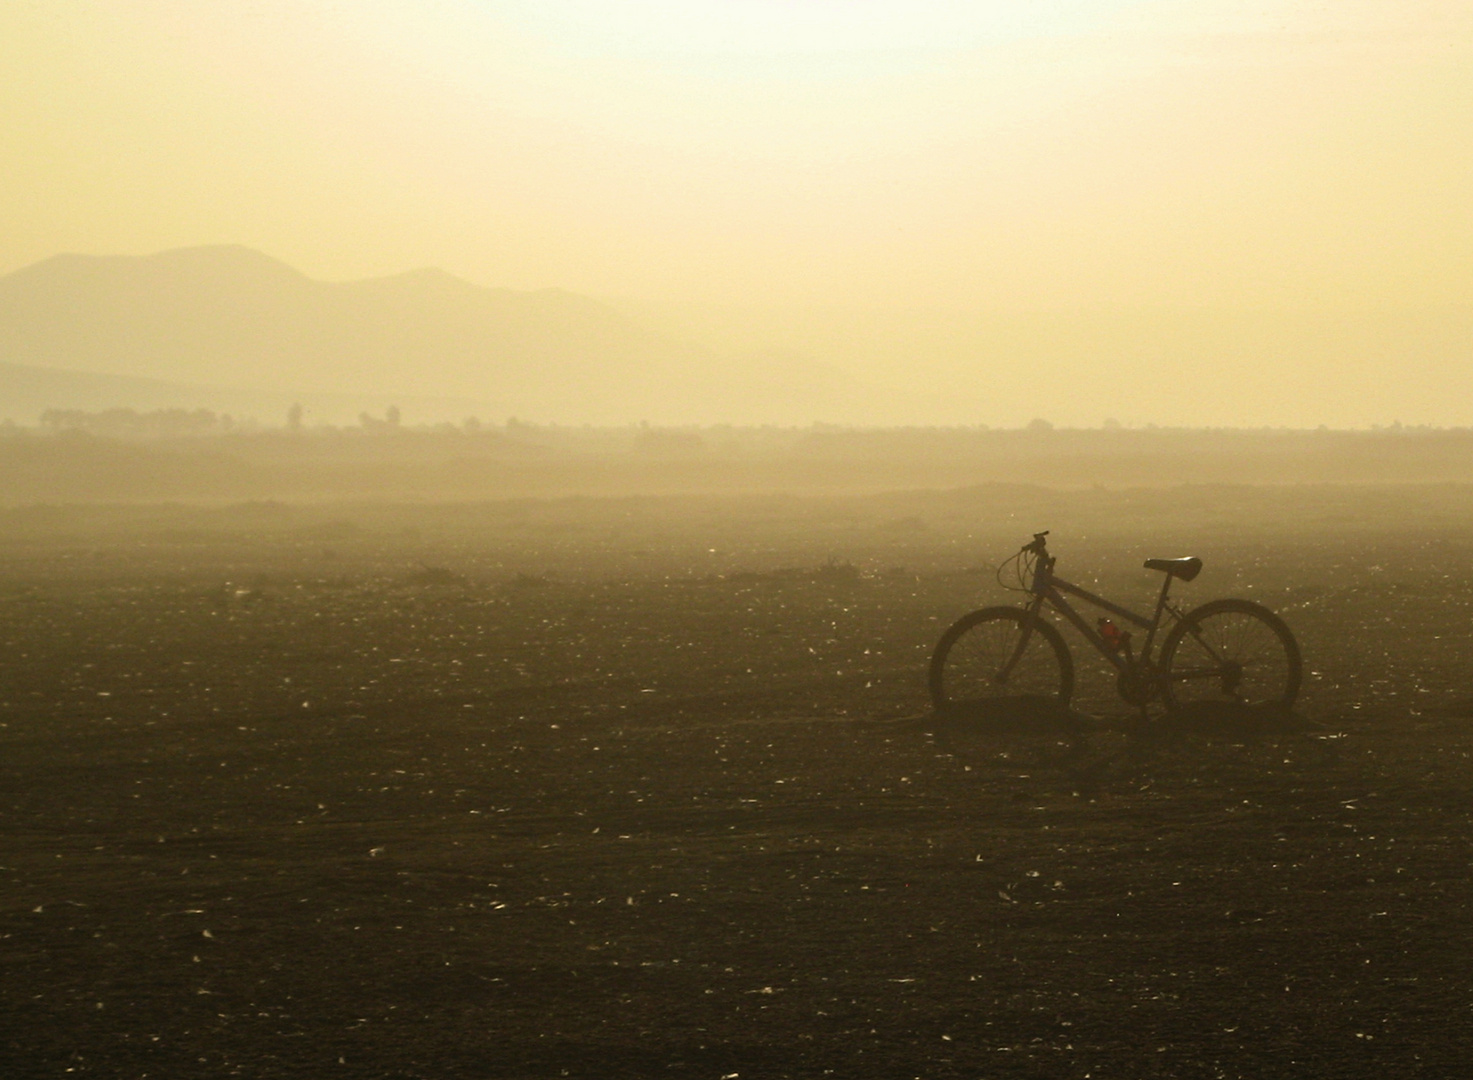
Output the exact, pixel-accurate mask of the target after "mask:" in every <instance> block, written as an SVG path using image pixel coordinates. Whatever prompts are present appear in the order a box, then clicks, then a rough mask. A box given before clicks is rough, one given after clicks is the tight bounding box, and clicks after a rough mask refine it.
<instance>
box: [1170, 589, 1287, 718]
mask: <svg viewBox="0 0 1473 1080" xmlns="http://www.w3.org/2000/svg"><path fill="white" fill-rule="evenodd" d="M1303 677H1304V662H1303V660H1301V658H1300V655H1299V643H1298V642H1296V641H1295V640H1294V635H1293V634H1292V633H1290V631H1289V627H1288V626H1286V625H1285V624H1284V620H1283V619H1281V618H1279V617H1278V616H1277V615H1275V614H1274V613H1273V612H1272V611H1270V610H1269V609H1268V608H1266V607H1264V606H1263V605H1261V604H1255V603H1253V602H1252V601H1251V600H1213V601H1212V602H1211V603H1207V604H1203V605H1202V606H1201V607H1199V608H1197V609H1196V610H1195V611H1192V612H1189V613H1188V614H1187V615H1186V616H1185V617H1183V618H1182V619H1181V621H1179V622H1178V623H1177V624H1176V625H1175V626H1173V627H1172V628H1171V632H1170V633H1169V634H1167V635H1166V640H1165V642H1164V643H1162V646H1161V692H1162V696H1163V697H1164V698H1165V701H1166V705H1167V707H1168V708H1170V709H1181V708H1182V707H1184V706H1187V707H1191V706H1196V705H1208V706H1210V705H1217V704H1221V705H1242V706H1250V707H1256V708H1260V709H1265V708H1271V709H1288V708H1290V707H1292V706H1293V704H1294V700H1295V698H1297V697H1298V696H1299V684H1300V682H1301V680H1302V679H1303Z"/></svg>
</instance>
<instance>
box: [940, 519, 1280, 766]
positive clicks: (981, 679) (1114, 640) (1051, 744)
mask: <svg viewBox="0 0 1473 1080" xmlns="http://www.w3.org/2000/svg"><path fill="white" fill-rule="evenodd" d="M1047 536H1048V533H1047V532H1041V533H1035V534H1034V537H1033V540H1032V542H1031V543H1028V544H1025V545H1023V548H1022V549H1021V550H1020V551H1019V552H1018V553H1017V554H1016V555H1014V556H1013V557H1012V558H1011V559H1009V560H1008V561H1007V562H1005V563H1004V564H1003V565H1002V566H1000V567H999V568H998V581H999V583H1003V584H1005V583H1004V582H1003V574H1004V572H1005V571H1006V569H1007V568H1008V567H1009V566H1011V567H1013V569H1014V571H1015V573H1016V576H1017V582H1018V584H1017V586H1015V588H1017V589H1018V591H1023V592H1026V593H1027V594H1028V599H1027V601H1026V602H1024V603H1023V604H1022V605H1021V606H1017V607H1006V606H1004V607H987V608H982V609H981V610H980V611H974V612H972V613H971V614H969V615H964V616H963V617H962V618H960V619H958V620H957V621H956V622H955V623H954V624H953V625H952V626H951V627H950V629H948V630H947V631H946V633H944V634H943V635H942V636H941V640H940V642H939V643H938V644H937V645H936V650H935V652H934V654H933V655H932V657H931V666H930V671H929V684H930V691H931V701H932V704H933V705H934V706H935V710H936V714H937V716H938V718H940V719H943V720H949V721H951V722H952V723H953V724H954V725H961V726H963V727H965V729H966V730H967V732H968V734H969V735H970V737H971V738H972V739H973V741H974V742H975V743H976V744H978V745H977V746H976V747H975V748H974V751H973V752H974V754H975V753H976V752H979V751H980V752H981V753H982V754H983V755H984V756H991V757H993V758H995V759H996V760H997V761H999V762H1006V763H1009V764H1020V763H1024V764H1025V763H1029V762H1032V763H1050V762H1056V761H1059V760H1063V759H1067V758H1068V757H1069V756H1071V755H1072V754H1074V753H1076V752H1077V751H1078V748H1079V745H1080V743H1081V741H1082V740H1083V738H1084V736H1085V734H1086V725H1085V723H1084V721H1083V718H1081V717H1080V716H1079V715H1078V714H1077V713H1074V712H1073V711H1071V710H1070V708H1069V704H1070V700H1071V698H1072V697H1073V694H1074V660H1073V657H1072V656H1071V655H1070V653H1069V647H1068V645H1067V644H1066V643H1065V641H1064V638H1063V636H1062V635H1061V634H1060V633H1059V631H1058V629H1057V628H1055V627H1054V625H1053V624H1052V623H1050V622H1047V621H1045V620H1044V619H1043V618H1042V615H1041V612H1042V610H1043V608H1044V605H1045V604H1047V605H1048V606H1050V607H1052V608H1053V609H1054V610H1056V611H1057V612H1058V613H1059V614H1061V615H1062V616H1063V617H1064V618H1065V619H1066V620H1067V621H1068V622H1069V623H1071V624H1072V625H1073V626H1074V627H1075V629H1077V630H1078V631H1079V632H1080V634H1082V635H1083V636H1084V639H1085V640H1086V641H1087V642H1089V643H1090V644H1091V645H1092V646H1094V648H1095V650H1096V651H1097V652H1098V653H1099V654H1100V655H1101V656H1102V657H1104V658H1105V660H1106V661H1107V662H1108V663H1109V664H1110V665H1111V666H1112V667H1113V668H1114V669H1115V671H1116V680H1115V687H1116V691H1117V692H1118V693H1119V695H1120V697H1121V698H1122V699H1123V700H1124V701H1126V702H1128V703H1129V704H1131V705H1133V706H1135V707H1136V708H1137V709H1138V710H1139V714H1140V725H1141V727H1144V726H1146V725H1149V723H1150V721H1149V716H1148V711H1147V710H1148V709H1149V707H1150V706H1151V705H1152V704H1154V703H1158V702H1159V703H1160V704H1161V705H1162V706H1164V708H1165V710H1166V712H1167V714H1168V715H1172V716H1175V717H1178V718H1181V719H1183V720H1184V721H1186V722H1188V723H1190V722H1191V721H1192V720H1194V719H1195V720H1199V721H1202V720H1207V719H1214V718H1221V717H1223V716H1235V717H1238V718H1240V719H1246V718H1251V717H1263V716H1266V715H1273V714H1278V715H1284V714H1287V713H1288V711H1289V709H1291V708H1292V706H1293V704H1294V700H1295V698H1296V697H1297V696H1298V694H1299V686H1300V682H1301V680H1302V677H1303V667H1304V665H1303V661H1302V660H1301V658H1300V653H1299V645H1298V643H1297V642H1296V641H1295V640H1294V635H1293V634H1292V633H1291V632H1290V631H1289V628H1288V626H1286V625H1285V624H1284V621H1283V620H1282V619H1280V618H1279V617H1278V616H1277V615H1275V614H1274V613H1273V612H1272V611H1270V610H1269V609H1268V608H1266V607H1264V606H1263V605H1262V604H1256V603H1254V602H1253V601H1251V600H1213V601H1210V602H1209V603H1206V604H1203V605H1202V606H1200V607H1197V608H1194V609H1193V610H1191V611H1189V612H1186V613H1183V612H1182V611H1181V610H1180V609H1179V608H1178V607H1177V606H1176V605H1175V604H1173V603H1172V602H1171V598H1170V592H1171V583H1172V582H1173V581H1174V580H1180V581H1183V582H1187V581H1191V580H1192V579H1193V578H1195V577H1196V576H1197V575H1198V574H1199V573H1200V572H1201V570H1202V560H1201V559H1198V558H1186V559H1147V560H1146V563H1145V566H1146V569H1148V570H1157V571H1160V572H1161V573H1163V574H1165V575H1166V576H1165V578H1164V579H1163V580H1162V583H1161V593H1160V596H1159V597H1158V598H1157V601H1156V610H1155V612H1154V614H1153V615H1151V617H1149V618H1147V617H1145V616H1143V615H1139V614H1137V613H1136V612H1133V611H1131V610H1129V609H1128V608H1125V607H1122V606H1121V605H1119V604H1115V603H1112V602H1111V601H1109V600H1106V599H1105V598H1104V597H1101V596H1096V595H1095V594H1094V593H1092V592H1089V591H1088V590H1086V589H1082V588H1080V587H1079V586H1078V585H1075V584H1073V583H1071V582H1068V581H1065V580H1064V579H1063V578H1061V577H1059V576H1058V575H1057V574H1056V573H1054V565H1055V562H1056V560H1055V558H1054V557H1053V556H1051V555H1050V554H1049V553H1048V544H1047V540H1046V538H1047ZM1005 587H1006V586H1005ZM1066 594H1067V595H1068V596H1074V597H1077V598H1078V599H1080V600H1083V601H1085V602H1086V603H1088V604H1091V605H1093V606H1094V607H1097V608H1099V609H1101V610H1102V611H1105V612H1108V613H1109V614H1108V615H1106V616H1103V617H1101V618H1099V619H1098V620H1097V622H1096V624H1095V625H1094V626H1091V625H1090V624H1089V623H1088V621H1086V619H1085V618H1084V616H1082V615H1080V614H1079V612H1078V611H1076V610H1075V608H1074V606H1073V605H1072V604H1071V603H1070V602H1069V600H1068V599H1067V598H1066ZM1111 616H1113V618H1112V617H1111ZM1115 619H1120V620H1121V621H1123V622H1124V623H1126V624H1128V625H1129V626H1131V627H1135V628H1137V629H1139V630H1141V631H1144V634H1145V637H1144V640H1142V641H1141V644H1140V648H1139V650H1137V649H1136V648H1135V647H1134V635H1133V634H1132V633H1131V631H1130V630H1123V629H1121V628H1120V627H1119V626H1117V625H1116V623H1115ZM1163 627H1164V628H1165V634H1164V636H1161V631H1162V629H1163ZM1158 636H1159V637H1161V643H1160V649H1159V652H1155V653H1154V655H1153V650H1154V649H1155V645H1156V641H1157V638H1158Z"/></svg>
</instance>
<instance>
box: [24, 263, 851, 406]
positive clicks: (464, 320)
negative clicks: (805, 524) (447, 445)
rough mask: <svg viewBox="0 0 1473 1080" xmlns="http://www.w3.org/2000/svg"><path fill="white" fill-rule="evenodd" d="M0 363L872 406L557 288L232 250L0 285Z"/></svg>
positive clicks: (459, 397) (277, 388)
mask: <svg viewBox="0 0 1473 1080" xmlns="http://www.w3.org/2000/svg"><path fill="white" fill-rule="evenodd" d="M0 363H8V364H12V365H19V366H22V367H28V368H43V369H51V370H60V371H71V372H74V373H86V372H91V373H95V374H97V375H99V376H110V377H124V378H141V379H149V380H156V381H158V382H163V383H173V384H192V385H194V386H197V387H202V386H213V387H218V388H230V389H234V390H237V391H246V392H249V393H251V394H269V395H271V396H272V397H276V396H280V395H287V396H290V395H292V394H297V395H318V396H322V395H329V396H330V395H348V396H355V397H362V396H363V395H370V396H376V397H384V396H389V397H396V396H397V397H404V398H410V397H415V398H422V399H440V400H446V401H464V402H466V403H472V402H475V403H479V404H480V406H481V408H482V409H484V410H489V411H491V412H492V414H493V415H494V414H495V413H496V412H498V411H499V412H501V413H502V414H504V415H522V416H531V417H537V418H542V419H548V420H555V421H558V422H592V423H627V422H634V421H638V420H652V421H656V422H664V423H689V422H695V423H713V422H782V423H808V422H812V421H814V420H850V419H854V418H856V417H858V416H859V415H860V414H862V413H863V411H864V410H865V407H866V405H867V399H868V397H869V394H868V391H867V388H866V387H865V386H864V385H863V384H862V383H859V382H858V381H857V380H853V379H851V378H849V377H848V376H846V375H845V374H844V373H842V372H840V371H838V369H836V368H833V367H831V366H829V365H825V364H821V363H818V362H816V361H809V360H805V359H802V358H797V357H791V356H789V357H785V358H783V359H782V360H781V361H777V362H764V361H762V360H760V359H757V360H754V359H746V360H738V359H735V358H732V357H726V356H722V355H719V354H717V353H715V352H713V351H711V350H708V349H705V348H702V347H700V346H697V345H692V344H688V343H685V342H681V341H678V340H676V339H673V338H670V337H668V336H665V335H662V334H660V333H658V332H656V331H654V330H652V329H650V328H648V327H646V326H643V325H642V324H640V323H638V322H637V321H635V320H633V319H630V318H628V317H627V316H624V315H622V314H620V313H619V312H618V311H616V310H615V309H614V308H612V307H610V306H609V305H607V304H604V303H603V302H601V301H598V300H595V299H593V298H591V297H586V296H582V295H581V294H577V293H572V292H569V291H567V290H563V289H556V288H550V289H539V290H535V291H530V292H518V291H515V290H511V289H502V288H487V287H484V286H480V285H476V284H474V283H472V282H468V281H465V280H463V279H461V278H457V277H455V276H454V275H452V274H449V273H447V272H445V271H443V270H439V269H436V268H433V267H421V268H418V269H414V270H408V271H404V272H401V273H397V274H391V275H385V276H381V277H373V278H366V279H361V280H357V281H347V282H326V281H318V280H316V279H313V278H310V277H308V276H307V275H305V274H303V273H301V272H300V271H298V270H296V269H295V268H293V267H291V266H290V265H289V264H287V263H285V262H282V261H281V260H278V259H275V258H273V257H272V256H269V255H266V254H263V253H261V252H259V251H256V250H254V249H252V248H248V247H244V246H242V245H208V246H201V247H194V248H178V249H173V250H170V251H165V252H159V253H155V254H153V255H145V256H117V255H114V256H89V255H79V254H74V253H68V254H63V255H57V256H53V257H51V258H49V259H44V260H41V261H40V262H38V263H34V264H32V265H30V266H28V267H23V268H21V269H20V270H17V271H14V272H12V273H10V274H7V275H5V276H3V277H0ZM3 400H4V393H3V385H0V404H3ZM119 404H128V403H127V402H122V401H120V402H119Z"/></svg>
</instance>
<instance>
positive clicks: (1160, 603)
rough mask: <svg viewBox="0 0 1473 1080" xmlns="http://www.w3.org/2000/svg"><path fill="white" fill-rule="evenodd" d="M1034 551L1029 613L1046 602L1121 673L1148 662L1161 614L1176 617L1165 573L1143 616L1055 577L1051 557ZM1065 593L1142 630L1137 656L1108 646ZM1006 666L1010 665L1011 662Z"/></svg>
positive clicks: (1169, 580)
mask: <svg viewBox="0 0 1473 1080" xmlns="http://www.w3.org/2000/svg"><path fill="white" fill-rule="evenodd" d="M1037 554H1038V562H1037V563H1036V564H1035V565H1034V568H1033V583H1032V585H1031V586H1029V590H1028V591H1029V592H1030V593H1032V594H1033V599H1032V600H1031V601H1029V603H1028V611H1029V613H1030V614H1032V615H1034V616H1035V617H1036V616H1037V615H1038V613H1039V611H1040V610H1041V609H1042V607H1043V605H1044V604H1045V603H1047V604H1049V605H1050V606H1051V607H1053V608H1054V610H1056V611H1057V612H1058V613H1059V614H1060V615H1062V616H1064V618H1065V619H1067V620H1068V621H1069V622H1070V623H1071V624H1072V625H1073V626H1074V628H1075V629H1076V630H1078V631H1079V632H1080V634H1082V635H1083V636H1084V640H1086V641H1088V642H1089V643H1090V644H1091V645H1093V646H1094V647H1095V650H1096V651H1097V652H1098V653H1099V654H1100V655H1101V656H1103V657H1104V658H1105V659H1106V660H1108V661H1109V662H1110V664H1111V665H1112V666H1113V667H1114V668H1115V669H1116V670H1117V671H1119V672H1121V673H1122V674H1123V673H1125V672H1127V671H1130V670H1132V669H1133V668H1136V667H1141V666H1144V665H1146V664H1148V663H1149V661H1150V657H1151V649H1152V647H1153V646H1154V645H1155V642H1156V634H1157V632H1158V631H1159V630H1160V629H1161V616H1162V615H1163V614H1165V613H1168V612H1169V613H1170V614H1171V615H1172V617H1173V618H1177V617H1179V615H1178V613H1177V612H1176V610H1175V609H1174V608H1171V607H1169V606H1168V605H1167V602H1166V600H1167V596H1168V595H1169V594H1170V592H1171V575H1170V574H1167V575H1165V578H1166V580H1165V581H1163V582H1162V583H1161V594H1160V595H1159V596H1158V597H1157V598H1156V611H1155V614H1154V615H1153V616H1152V617H1151V618H1149V619H1147V618H1145V617H1144V616H1142V615H1137V614H1136V613H1135V612H1133V611H1131V610H1130V609H1129V608H1124V607H1121V606H1120V605H1119V604H1116V603H1112V602H1111V601H1109V600H1106V599H1105V598H1104V597H1103V596H1096V595H1095V594H1094V593H1092V592H1090V591H1089V590H1088V589H1083V588H1080V587H1079V586H1078V585H1075V584H1074V583H1073V582H1069V581H1065V580H1064V579H1063V578H1061V577H1056V576H1055V575H1054V559H1053V557H1052V556H1050V555H1047V554H1044V553H1042V552H1039V553H1037ZM1065 593H1068V594H1070V595H1071V596H1077V597H1078V598H1079V599H1081V600H1083V601H1084V602H1085V603H1087V604H1092V605H1093V606H1095V607H1097V608H1099V609H1100V610H1101V611H1108V612H1109V613H1110V614H1112V615H1114V616H1116V617H1118V618H1121V619H1124V620H1126V621H1127V622H1129V623H1131V624H1133V625H1135V626H1138V627H1140V628H1141V629H1142V630H1144V631H1146V640H1145V641H1144V642H1143V643H1142V644H1141V651H1140V654H1139V656H1134V657H1133V656H1131V655H1130V653H1129V651H1128V650H1124V649H1115V648H1111V647H1110V645H1109V644H1108V643H1107V642H1106V641H1105V639H1104V638H1103V637H1102V636H1101V635H1100V633H1099V632H1098V631H1097V630H1096V629H1095V628H1094V627H1092V626H1090V625H1089V623H1088V621H1086V620H1085V618H1084V616H1082V615H1080V614H1079V612H1078V611H1076V610H1075V609H1074V605H1073V604H1071V603H1069V601H1068V600H1067V599H1065V597H1064V594H1065ZM1026 639H1027V635H1026V634H1025V635H1024V641H1025V642H1026ZM1021 648H1022V646H1021V645H1020V647H1019V651H1020V652H1021ZM1008 666H1009V667H1011V666H1012V665H1011V663H1010V664H1009V665H1008Z"/></svg>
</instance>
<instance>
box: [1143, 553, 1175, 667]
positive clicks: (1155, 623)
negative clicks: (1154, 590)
mask: <svg viewBox="0 0 1473 1080" xmlns="http://www.w3.org/2000/svg"><path fill="white" fill-rule="evenodd" d="M1169 592H1171V575H1170V574H1169V573H1166V574H1162V575H1161V595H1160V596H1158V597H1156V614H1155V616H1154V617H1153V618H1152V619H1151V629H1150V630H1149V631H1148V632H1147V633H1146V640H1145V643H1144V644H1143V645H1141V657H1142V658H1145V657H1147V656H1150V655H1151V644H1152V642H1154V641H1155V639H1156V629H1157V628H1158V627H1159V626H1160V625H1161V613H1162V612H1163V611H1165V610H1166V595H1167V594H1168V593H1169Z"/></svg>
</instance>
